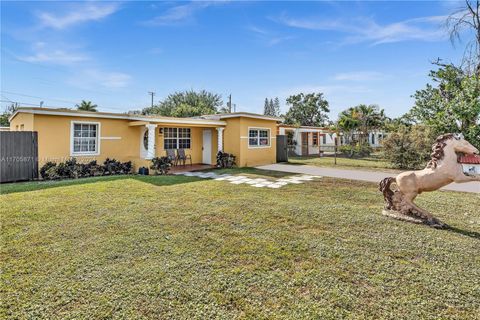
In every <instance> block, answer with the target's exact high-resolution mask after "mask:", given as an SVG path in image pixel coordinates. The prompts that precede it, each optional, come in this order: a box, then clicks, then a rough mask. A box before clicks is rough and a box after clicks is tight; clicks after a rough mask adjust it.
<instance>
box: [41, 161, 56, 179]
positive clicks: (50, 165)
mask: <svg viewBox="0 0 480 320" xmlns="http://www.w3.org/2000/svg"><path fill="white" fill-rule="evenodd" d="M56 166H57V164H56V163H55V162H51V161H48V162H47V163H45V164H44V165H43V166H42V167H41V168H40V176H41V177H42V179H47V176H48V175H47V171H48V170H49V169H50V168H53V167H56Z"/></svg>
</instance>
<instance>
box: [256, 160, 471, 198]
mask: <svg viewBox="0 0 480 320" xmlns="http://www.w3.org/2000/svg"><path fill="white" fill-rule="evenodd" d="M256 168H257V169H263V170H272V171H282V172H291V173H302V174H310V175H316V176H324V177H332V178H342V179H351V180H360V181H369V182H375V183H378V182H380V180H382V179H383V178H385V177H394V176H395V173H392V172H381V171H365V170H347V169H336V168H322V167H315V166H306V165H292V164H280V163H277V164H269V165H266V166H259V167H256ZM442 189H443V190H453V191H463V192H473V193H480V182H467V183H451V184H449V185H447V186H445V187H443V188H442Z"/></svg>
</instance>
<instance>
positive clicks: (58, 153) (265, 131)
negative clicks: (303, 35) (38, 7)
mask: <svg viewBox="0 0 480 320" xmlns="http://www.w3.org/2000/svg"><path fill="white" fill-rule="evenodd" d="M280 121H281V119H280V118H276V117H270V116H263V115H258V114H253V113H245V112H237V113H230V114H218V115H207V116H202V117H197V118H170V117H161V116H142V115H130V114H122V113H104V112H88V111H77V110H70V109H47V108H19V109H18V110H16V111H15V113H14V114H13V115H12V116H11V117H10V130H12V131H15V130H17V131H19V130H24V131H36V132H38V156H39V166H41V165H42V164H44V163H45V162H47V161H57V162H58V161H65V160H66V159H68V158H71V157H75V158H77V159H78V160H79V161H91V160H97V161H103V160H104V159H105V158H115V159H116V160H119V161H132V162H133V164H134V166H135V167H136V168H139V167H141V166H149V165H150V160H151V159H152V158H153V157H160V156H165V155H166V151H165V150H166V149H185V150H186V153H187V154H190V155H191V156H192V162H193V163H194V164H200V163H202V164H215V163H216V154H217V152H218V151H224V152H228V153H232V154H233V155H235V156H236V161H237V165H238V166H240V167H244V166H256V165H263V164H270V163H275V162H276V140H275V138H276V132H277V123H279V122H280Z"/></svg>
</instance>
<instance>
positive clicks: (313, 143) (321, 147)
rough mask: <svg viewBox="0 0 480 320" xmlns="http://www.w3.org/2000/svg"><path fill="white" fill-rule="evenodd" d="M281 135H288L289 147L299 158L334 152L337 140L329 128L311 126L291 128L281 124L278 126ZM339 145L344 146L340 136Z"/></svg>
mask: <svg viewBox="0 0 480 320" xmlns="http://www.w3.org/2000/svg"><path fill="white" fill-rule="evenodd" d="M278 133H279V134H280V135H287V137H288V140H289V141H288V145H289V146H290V148H291V151H293V153H294V154H296V155H298V156H309V155H319V154H320V151H323V152H325V151H327V152H328V151H331V152H333V151H334V147H335V138H336V136H337V134H336V133H335V132H333V131H331V130H329V129H327V128H322V127H309V126H300V127H296V126H291V125H286V124H280V125H279V126H278ZM338 144H339V145H341V144H343V137H342V136H340V140H339V141H338Z"/></svg>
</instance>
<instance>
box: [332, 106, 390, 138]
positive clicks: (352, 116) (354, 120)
mask: <svg viewBox="0 0 480 320" xmlns="http://www.w3.org/2000/svg"><path fill="white" fill-rule="evenodd" d="M386 118H387V117H386V116H385V112H384V110H383V109H381V110H380V109H379V107H378V106H377V105H368V106H367V105H365V104H360V105H358V106H356V107H352V108H348V109H347V110H344V111H342V112H341V113H340V115H339V118H338V126H339V127H340V128H341V129H342V130H343V131H344V132H345V133H347V137H351V138H353V133H354V132H356V133H358V137H359V140H360V142H361V143H367V139H368V133H369V132H370V130H372V129H379V128H381V127H382V126H383V125H384V123H385V121H386Z"/></svg>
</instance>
